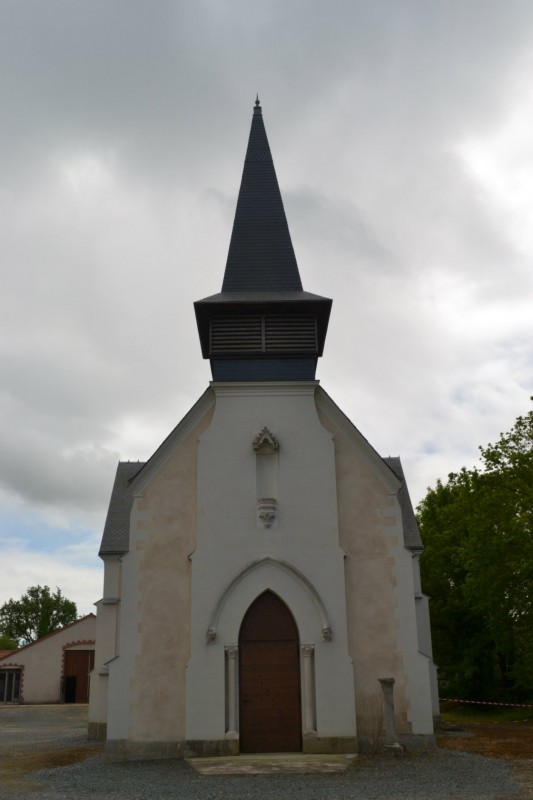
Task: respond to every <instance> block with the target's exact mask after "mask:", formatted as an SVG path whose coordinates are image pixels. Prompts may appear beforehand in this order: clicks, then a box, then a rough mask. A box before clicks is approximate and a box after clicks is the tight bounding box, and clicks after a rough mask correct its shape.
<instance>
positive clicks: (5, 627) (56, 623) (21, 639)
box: [0, 586, 78, 646]
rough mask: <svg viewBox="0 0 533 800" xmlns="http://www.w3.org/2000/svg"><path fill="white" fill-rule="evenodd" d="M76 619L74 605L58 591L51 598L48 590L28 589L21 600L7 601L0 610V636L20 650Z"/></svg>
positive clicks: (38, 587)
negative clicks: (14, 641)
mask: <svg viewBox="0 0 533 800" xmlns="http://www.w3.org/2000/svg"><path fill="white" fill-rule="evenodd" d="M77 616H78V611H77V608H76V603H73V602H72V600H67V598H66V597H63V595H62V593H61V589H59V588H57V589H56V591H55V592H54V593H53V594H52V593H51V591H50V588H49V587H48V586H30V588H29V589H28V590H27V591H26V593H25V594H23V595H22V597H21V598H20V600H8V601H7V603H4V605H3V606H2V607H1V608H0V634H3V635H4V636H7V637H9V638H11V639H15V640H16V641H17V642H18V643H19V646H22V645H25V644H29V643H30V642H35V641H36V640H37V639H40V638H41V637H42V636H46V634H48V633H52V631H56V630H58V628H62V627H63V626H64V625H68V624H69V623H70V622H75V620H76V619H77Z"/></svg>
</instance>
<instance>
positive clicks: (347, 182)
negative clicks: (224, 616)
mask: <svg viewBox="0 0 533 800" xmlns="http://www.w3.org/2000/svg"><path fill="white" fill-rule="evenodd" d="M0 74H1V75H2V81H1V85H0V264H1V270H2V282H1V289H0V314H1V316H0V318H1V324H2V331H3V333H2V336H1V337H0V461H1V463H0V470H1V471H0V564H1V570H0V603H2V602H4V601H5V600H7V599H9V598H10V597H17V598H18V597H19V596H20V595H21V594H22V593H23V592H24V591H25V589H26V588H27V587H28V586H30V585H34V584H36V583H40V584H48V585H50V586H51V587H52V588H55V587H56V586H59V587H60V588H61V589H62V590H63V592H64V593H65V594H66V595H67V596H68V597H69V598H71V599H73V600H75V601H76V602H77V603H78V609H79V611H80V613H88V612H89V611H91V610H93V606H92V603H93V602H94V601H96V600H98V599H99V597H100V596H101V591H102V587H101V580H102V571H101V565H100V561H99V559H98V557H97V551H98V545H99V540H100V536H101V531H102V526H103V522H104V519H105V513H106V510H107V504H108V500H109V495H110V492H111V486H112V482H113V477H114V472H115V468H116V464H117V461H118V460H119V459H133V460H136V459H140V460H145V459H146V458H148V457H149V456H150V454H151V453H152V452H153V451H154V450H155V448H156V447H157V446H158V445H159V443H160V442H161V441H162V440H163V439H164V438H165V436H166V435H167V434H168V433H169V432H170V430H172V428H173V427H174V426H175V425H176V423H177V422H178V421H179V420H180V419H181V417H182V416H183V415H184V414H185V413H186V412H187V411H188V409H189V408H190V406H191V405H192V404H193V402H194V401H195V400H196V399H197V398H198V396H199V395H200V394H201V393H202V392H203V391H204V389H205V388H206V386H207V385H208V381H209V380H210V372H209V366H208V363H207V362H205V361H203V360H202V358H201V352H200V346H199V342H198V337H197V332H196V324H195V319H194V313H193V302H194V300H197V299H200V298H202V297H205V296H206V295H210V294H213V293H215V292H217V291H219V290H220V287H221V282H222V276H223V271H224V266H225V262H226V256H227V250H228V245H229V239H230V234H231V227H232V221H233V215H234V211H235V204H236V199H237V193H238V188H239V183H240V177H241V172H242V166H243V161H244V154H245V150H246V143H247V139H248V133H249V128H250V122H251V116H252V107H253V102H254V100H255V95H256V92H259V96H260V99H261V103H262V106H263V115H264V119H265V124H266V129H267V133H268V137H269V140H270V146H271V149H272V153H273V157H274V163H275V166H276V170H277V174H278V180H279V183H280V187H281V191H282V195H283V198H284V203H285V209H286V212H287V217H288V222H289V227H290V230H291V234H292V239H293V244H294V247H295V251H296V257H297V259H298V264H299V268H300V273H301V277H302V281H303V284H304V288H305V289H306V290H308V291H311V292H316V293H318V294H322V295H326V296H328V297H332V298H333V301H334V302H333V310H332V317H331V322H330V328H329V334H328V338H327V342H326V350H325V354H324V357H323V358H322V359H321V362H320V364H319V369H318V377H319V378H320V380H321V383H322V385H323V387H324V388H325V389H326V391H328V392H329V394H330V395H332V397H333V399H334V400H335V401H336V402H337V403H338V405H340V407H341V408H342V409H343V410H344V411H345V413H347V414H348V416H349V417H350V418H351V419H352V421H353V422H354V423H355V425H357V427H358V428H359V429H360V431H361V432H362V433H363V434H364V435H365V436H366V437H367V439H369V440H370V442H371V443H372V444H373V445H374V447H375V448H376V449H377V450H378V451H379V452H380V453H381V454H382V455H384V456H388V455H401V456H402V460H403V463H404V468H405V471H406V473H407V477H408V480H409V486H410V491H411V496H412V499H413V502H414V503H415V504H416V503H418V502H419V501H420V499H421V498H422V497H423V496H424V494H425V490H426V487H428V486H433V485H434V484H435V482H436V480H437V478H439V477H440V478H446V476H447V474H448V473H449V472H450V471H453V470H457V469H459V468H460V467H461V466H463V465H464V466H472V465H474V464H475V463H476V462H477V460H478V446H479V445H480V444H487V443H488V442H493V441H495V440H497V439H498V437H499V434H500V432H501V431H504V430H509V428H511V427H512V425H513V422H514V419H515V418H516V416H518V415H519V414H523V413H527V412H528V411H529V409H530V408H531V404H530V401H529V396H530V395H531V394H532V393H533V391H532V385H531V383H532V381H531V378H532V366H533V337H532V335H531V334H532V320H533V270H532V258H533V224H532V218H533V3H532V2H531V0H523V1H521V0H446V1H445V2H443V0H410V1H409V0H381V2H380V0H343V1H339V2H336V0H328V2H325V0H320V2H318V1H317V0H271V1H270V2H264V1H262V0H257V1H256V2H251V1H250V0H194V2H191V1H190V0H189V2H185V1H183V2H180V0H174V1H173V2H171V1H170V0H157V1H154V0H152V2H148V0H146V1H145V2H139V1H138V0H137V1H136V0H105V1H104V0H85V1H84V2H81V1H80V2H76V0H63V2H58V1H56V0H47V2H43V1H42V0H13V1H12V2H10V1H9V0H0Z"/></svg>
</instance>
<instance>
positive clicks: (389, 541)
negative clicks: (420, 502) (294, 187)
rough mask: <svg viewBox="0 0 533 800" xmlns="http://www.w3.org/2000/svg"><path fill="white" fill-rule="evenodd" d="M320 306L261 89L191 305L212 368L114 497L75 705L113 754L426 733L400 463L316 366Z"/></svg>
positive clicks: (425, 646) (427, 740) (226, 750)
mask: <svg viewBox="0 0 533 800" xmlns="http://www.w3.org/2000/svg"><path fill="white" fill-rule="evenodd" d="M330 310H331V300H329V299H327V298H325V297H320V296H318V295H315V294H311V293H309V292H307V291H304V290H303V287H302V283H301V279H300V274H299V270H298V265H297V262H296V258H295V254H294V250H293V247H292V242H291V238H290V233H289V228H288V225H287V220H286V217H285V212H284V208H283V203H282V199H281V194H280V191H279V187H278V181H277V178H276V173H275V170H274V164H273V161H272V156H271V153H270V147H269V143H268V139H267V135H266V132H265V126H264V122H263V116H262V110H261V106H260V105H259V101H257V102H256V104H255V107H254V110H253V117H252V125H251V131H250V138H249V142H248V149H247V153H246V159H245V163H244V171H243V175H242V182H241V187H240V191H239V197H238V201H237V209H236V213H235V221H234V225H233V232H232V236H231V242H230V247H229V253H228V259H227V263H226V269H225V273H224V279H223V284H222V291H221V292H219V293H218V294H214V295H212V296H210V297H207V298H205V299H203V300H199V301H198V302H197V303H195V311H196V319H197V323H198V333H199V337H200V344H201V349H202V354H203V357H204V358H206V359H209V361H210V365H211V371H212V377H213V380H212V382H211V383H210V385H209V387H208V388H207V389H206V391H205V392H204V394H203V395H202V396H201V397H200V398H199V400H198V401H197V402H196V404H195V405H194V406H193V407H192V408H191V409H190V411H189V412H188V413H187V415H186V416H185V417H184V418H183V419H182V420H181V422H179V424H178V425H177V426H176V428H175V429H174V430H173V431H172V432H171V433H170V434H169V436H168V437H167V439H165V441H164V442H163V443H162V444H161V446H160V447H159V448H158V449H157V450H156V451H155V453H154V454H153V455H152V456H151V458H150V459H149V460H148V461H147V462H146V463H144V464H139V463H133V462H123V463H119V465H118V469H117V474H116V478H115V483H114V486H113V490H112V495H111V501H110V505H109V511H108V515H107V520H106V523H105V528H104V532H103V537H102V543H101V548H100V552H99V555H100V557H101V558H102V559H103V562H104V565H105V577H104V587H103V596H102V599H101V600H99V601H98V602H97V603H96V606H97V627H96V652H95V666H94V670H93V672H92V674H91V690H90V707H89V735H90V737H91V738H100V739H105V740H106V751H107V753H108V755H109V756H110V757H112V758H124V759H128V758H161V757H183V756H193V755H230V754H238V753H254V752H256V753H257V752H262V753H264V752H304V753H354V752H357V751H361V752H364V751H365V750H369V749H372V747H373V746H374V744H375V741H376V738H379V737H380V736H381V735H382V732H384V733H383V735H384V736H385V737H386V738H385V739H384V741H386V742H388V743H389V744H390V743H391V741H392V740H394V743H395V744H396V745H397V746H399V745H402V746H404V747H406V748H408V749H409V748H427V747H430V746H432V744H433V742H434V738H433V721H434V717H435V716H436V715H437V713H438V698H437V691H436V670H435V665H434V663H433V660H432V654H431V636H430V629H429V612H428V600H427V598H426V597H425V596H424V595H423V594H422V592H421V588H420V578H419V567H418V559H419V556H420V553H421V551H422V542H421V540H420V536H419V533H418V528H417V524H416V519H415V515H414V512H413V508H412V505H411V501H410V499H409V494H408V491H407V486H406V483H405V478H404V475H403V472H402V466H401V463H400V459H399V458H382V457H381V456H380V455H379V454H378V453H377V452H376V451H375V450H374V449H373V447H372V446H371V445H370V444H369V442H368V441H367V440H366V439H365V438H364V436H363V435H362V434H361V433H360V432H359V431H358V429H357V428H356V427H355V425H354V424H353V422H352V421H351V420H349V419H348V418H347V417H346V416H345V414H343V412H342V411H341V410H340V408H338V407H337V405H336V404H335V402H334V401H333V400H332V399H331V397H329V395H328V394H327V393H326V391H325V390H324V389H323V388H322V386H321V385H320V384H319V382H318V381H317V380H316V378H315V370H316V365H317V359H318V358H319V357H320V356H321V355H322V352H323V349H324V342H325V338H326V333H327V327H328V320H329V315H330ZM387 714H388V716H387Z"/></svg>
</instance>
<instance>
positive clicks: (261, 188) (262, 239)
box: [222, 99, 302, 292]
mask: <svg viewBox="0 0 533 800" xmlns="http://www.w3.org/2000/svg"><path fill="white" fill-rule="evenodd" d="M301 290H302V282H301V280H300V274H299V272H298V264H297V263H296V256H295V254H294V249H293V246H292V241H291V236H290V233H289V226H288V224H287V218H286V216H285V210H284V208H283V201H282V199H281V193H280V190H279V185H278V179H277V177H276V170H275V169H274V162H273V160H272V155H271V153H270V146H269V144H268V139H267V135H266V130H265V124H264V122H263V115H262V111H261V106H260V105H259V99H257V100H256V103H255V108H254V114H253V117H252V127H251V129H250V137H249V140H248V149H247V151H246V158H245V161H244V169H243V173H242V180H241V187H240V190H239V198H238V200H237V209H236V211H235V221H234V223H233V232H232V235H231V241H230V246H229V252H228V260H227V262H226V271H225V274H224V281H223V284H222V291H223V292H243V291H255V292H269V291H277V292H281V291H289V292H295V291H296V292H298V291H301Z"/></svg>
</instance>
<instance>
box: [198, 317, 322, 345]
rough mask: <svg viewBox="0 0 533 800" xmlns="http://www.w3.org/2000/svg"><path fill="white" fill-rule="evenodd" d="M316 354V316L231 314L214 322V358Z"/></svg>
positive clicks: (212, 336)
mask: <svg viewBox="0 0 533 800" xmlns="http://www.w3.org/2000/svg"><path fill="white" fill-rule="evenodd" d="M316 352H317V330H316V317H315V316H314V315H313V314H294V315H286V314H249V315H242V316H241V315H227V316H220V317H213V319H212V320H211V355H230V354H236V353H242V354H252V353H265V354H275V353H285V354H288V353H313V354H314V353H316Z"/></svg>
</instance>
